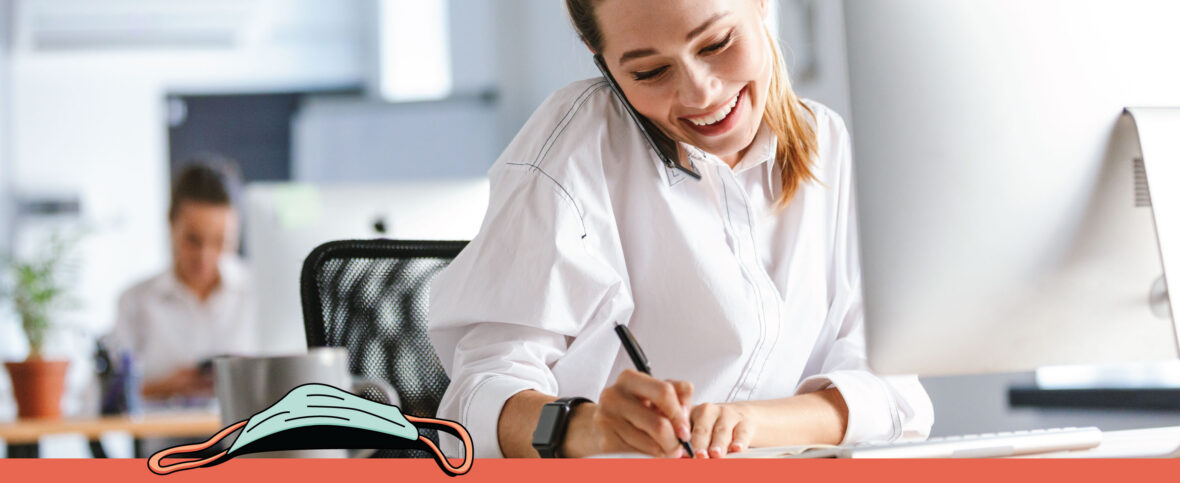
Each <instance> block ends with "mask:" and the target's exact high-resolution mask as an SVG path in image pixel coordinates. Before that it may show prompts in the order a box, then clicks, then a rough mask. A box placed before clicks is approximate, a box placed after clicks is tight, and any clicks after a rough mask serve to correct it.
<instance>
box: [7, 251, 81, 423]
mask: <svg viewBox="0 0 1180 483" xmlns="http://www.w3.org/2000/svg"><path fill="white" fill-rule="evenodd" d="M69 245H70V243H69V242H67V241H66V240H64V239H62V238H61V237H59V236H53V237H51V239H50V240H49V243H48V244H47V245H46V247H45V250H44V252H43V253H42V254H41V255H40V256H39V257H35V258H33V259H30V260H27V261H20V262H13V263H11V264H10V270H11V276H12V280H11V287H9V288H8V289H7V290H5V292H6V295H7V296H8V298H9V299H10V300H11V301H12V304H13V307H14V308H15V309H16V312H17V314H18V315H19V316H20V323H21V330H22V331H23V332H24V335H25V338H26V339H27V340H28V343H29V355H28V357H27V358H26V359H25V360H24V361H23V362H7V363H5V364H4V366H5V368H6V369H8V375H9V377H10V378H11V379H12V388H13V393H14V396H15V398H16V403H17V415H18V417H20V418H30V419H57V418H60V417H61V398H62V394H63V393H64V392H65V378H66V368H67V367H68V365H69V360H55V359H47V358H46V357H45V353H44V349H45V341H46V339H47V337H48V336H49V333H50V331H51V330H52V329H53V322H52V320H53V319H52V317H53V315H54V314H53V312H54V310H55V309H58V308H61V307H62V306H64V305H65V304H66V302H67V297H66V292H67V291H66V285H65V283H64V282H65V279H66V278H67V277H66V276H65V275H67V274H66V273H64V272H65V268H66V267H65V265H66V253H67V251H68V248H69Z"/></svg>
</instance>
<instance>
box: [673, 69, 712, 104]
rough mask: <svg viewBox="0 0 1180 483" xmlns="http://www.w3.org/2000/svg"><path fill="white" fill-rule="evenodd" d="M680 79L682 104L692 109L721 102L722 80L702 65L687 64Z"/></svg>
mask: <svg viewBox="0 0 1180 483" xmlns="http://www.w3.org/2000/svg"><path fill="white" fill-rule="evenodd" d="M682 72H683V73H684V74H683V75H682V76H681V79H680V88H679V93H678V95H679V97H680V104H681V105H683V106H684V107H688V108H691V109H706V108H709V107H711V106H712V105H713V104H714V103H716V102H719V101H718V99H717V96H718V95H719V92H720V90H721V81H720V80H719V79H717V77H716V76H714V75H712V72H710V71H709V70H708V69H707V68H704V67H702V66H687V67H685V68H684V69H683V70H682Z"/></svg>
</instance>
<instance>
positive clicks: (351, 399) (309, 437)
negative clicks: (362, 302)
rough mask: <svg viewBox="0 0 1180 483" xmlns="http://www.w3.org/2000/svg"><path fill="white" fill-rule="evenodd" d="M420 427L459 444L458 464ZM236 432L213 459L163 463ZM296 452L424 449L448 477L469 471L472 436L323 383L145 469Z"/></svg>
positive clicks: (160, 455)
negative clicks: (455, 439)
mask: <svg viewBox="0 0 1180 483" xmlns="http://www.w3.org/2000/svg"><path fill="white" fill-rule="evenodd" d="M419 426H433V427H435V428H436V429H439V430H442V431H446V432H448V433H451V434H453V435H455V436H457V437H459V439H461V440H462V441H463V447H464V450H465V451H464V458H463V462H462V464H460V465H459V466H451V464H450V461H449V460H448V459H447V458H446V456H444V455H443V454H442V452H441V451H440V450H439V449H438V447H437V446H436V445H435V444H434V441H431V440H430V439H429V438H427V437H425V436H421V435H419V434H418V428H419ZM235 432H238V436H237V439H236V440H234V443H233V445H232V446H230V448H229V449H228V450H225V451H222V452H220V453H218V454H216V455H213V456H210V457H207V458H202V459H193V458H188V459H185V460H184V461H180V462H174V463H172V464H164V459H165V458H184V456H183V455H186V454H188V455H191V454H197V453H200V452H202V451H205V450H208V448H210V447H212V446H213V445H215V444H217V443H218V442H219V441H221V440H222V439H224V438H225V437H227V436H229V435H230V434H233V433H235ZM296 449H425V450H428V451H430V452H431V453H433V454H434V457H435V461H436V462H437V463H438V466H439V468H441V469H442V470H443V471H444V472H446V473H447V474H449V475H451V476H455V475H461V474H464V473H466V472H467V471H468V470H470V469H471V463H472V455H473V454H474V451H473V449H472V447H471V435H469V434H468V433H467V430H466V429H465V428H464V427H463V426H462V425H460V424H459V423H456V422H453V421H447V420H445V419H430V418H417V417H414V416H407V415H403V414H402V413H401V410H400V409H398V407H397V406H390V405H387V404H381V403H378V402H374V401H370V400H368V399H365V398H362V397H360V396H357V395H354V394H352V393H349V392H346V391H343V390H340V389H337V388H335V387H333V386H329V385H326V384H304V385H302V386H299V387H296V388H295V389H292V390H291V392H288V393H287V395H286V396H283V398H282V399H280V400H279V401H278V402H276V403H275V404H274V405H272V406H271V407H269V408H267V409H266V410H264V411H261V412H259V413H257V414H255V415H254V416H252V417H250V419H248V420H246V421H239V422H237V423H234V424H231V425H229V426H227V427H226V428H224V429H222V430H221V431H220V432H218V433H217V434H215V435H214V436H213V437H211V438H209V440H208V441H205V442H203V443H197V444H190V445H184V446H176V447H172V448H168V449H165V450H162V451H160V452H157V453H156V454H153V455H152V457H151V458H149V459H148V468H149V469H151V471H152V472H153V473H156V474H158V475H166V474H168V473H173V472H177V471H183V470H189V469H193V468H200V467H205V466H213V465H217V464H221V463H224V462H225V461H227V460H229V459H231V458H233V457H235V456H240V455H244V454H250V453H258V452H264V451H286V450H296Z"/></svg>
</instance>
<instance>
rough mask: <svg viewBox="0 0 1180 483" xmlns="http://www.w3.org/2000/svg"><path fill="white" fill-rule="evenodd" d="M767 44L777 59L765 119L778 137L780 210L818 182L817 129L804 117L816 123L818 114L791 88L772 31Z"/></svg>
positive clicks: (768, 29) (768, 31)
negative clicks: (815, 162) (808, 184)
mask: <svg viewBox="0 0 1180 483" xmlns="http://www.w3.org/2000/svg"><path fill="white" fill-rule="evenodd" d="M766 40H767V42H769V43H770V50H771V53H772V54H773V55H774V66H773V68H774V73H772V74H771V76H770V88H769V89H768V93H767V97H766V112H765V113H763V114H762V119H763V120H764V121H766V125H767V126H770V130H771V131H774V135H775V136H777V137H778V147H777V148H776V150H775V153H774V154H775V156H774V159H775V162H776V163H779V167H780V168H782V169H781V171H782V177H781V186H782V190H781V193H780V194H779V197H778V205H779V207H780V208H783V207H786V206H787V204H789V203H790V202H791V200H792V199H794V198H795V193H797V192H798V191H799V186H800V185H802V184H803V182H805V181H815V179H816V178H815V173H814V172H812V170H811V167H812V161H813V159H814V158H815V156H816V151H817V150H818V148H817V146H818V141H816V137H815V129H814V128H813V127H812V126H811V124H810V123H809V122H807V119H806V118H805V117H804V114H803V113H804V111H806V112H807V115H808V116H811V118H812V119H815V112H813V111H812V110H811V108H810V107H807V105H806V104H803V102H802V101H800V100H799V96H797V95H796V94H795V90H794V89H792V88H791V78H790V76H789V75H788V74H787V64H786V62H785V61H783V54H782V51H781V50H780V49H779V46H778V42H777V41H776V40H775V39H774V35H772V34H771V33H770V28H767V29H766Z"/></svg>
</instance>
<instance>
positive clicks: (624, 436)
mask: <svg viewBox="0 0 1180 483" xmlns="http://www.w3.org/2000/svg"><path fill="white" fill-rule="evenodd" d="M691 397H692V384H691V383H688V382H684V381H671V380H668V381H661V380H659V379H656V378H654V377H651V376H649V375H647V374H644V373H642V372H639V371H636V370H633V369H627V370H625V371H623V373H622V374H619V378H618V380H616V381H615V384H614V385H612V386H609V387H607V388H606V389H603V391H602V394H601V395H600V396H599V398H598V403H597V404H582V405H580V406H578V407H575V408H574V413H573V414H572V415H571V419H570V425H569V428H568V431H567V433H566V441H565V444H564V447H565V448H566V451H565V454H566V456H573V457H580V456H591V455H595V454H603V453H645V454H649V455H652V456H656V457H671V458H680V457H683V456H685V454H684V449H683V448H682V447H681V445H680V442H679V441H678V440H677V437H679V438H680V439H682V440H684V441H688V439H689V438H690V436H691V433H690V427H689V419H688V411H689V408H691V407H692V404H691Z"/></svg>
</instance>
